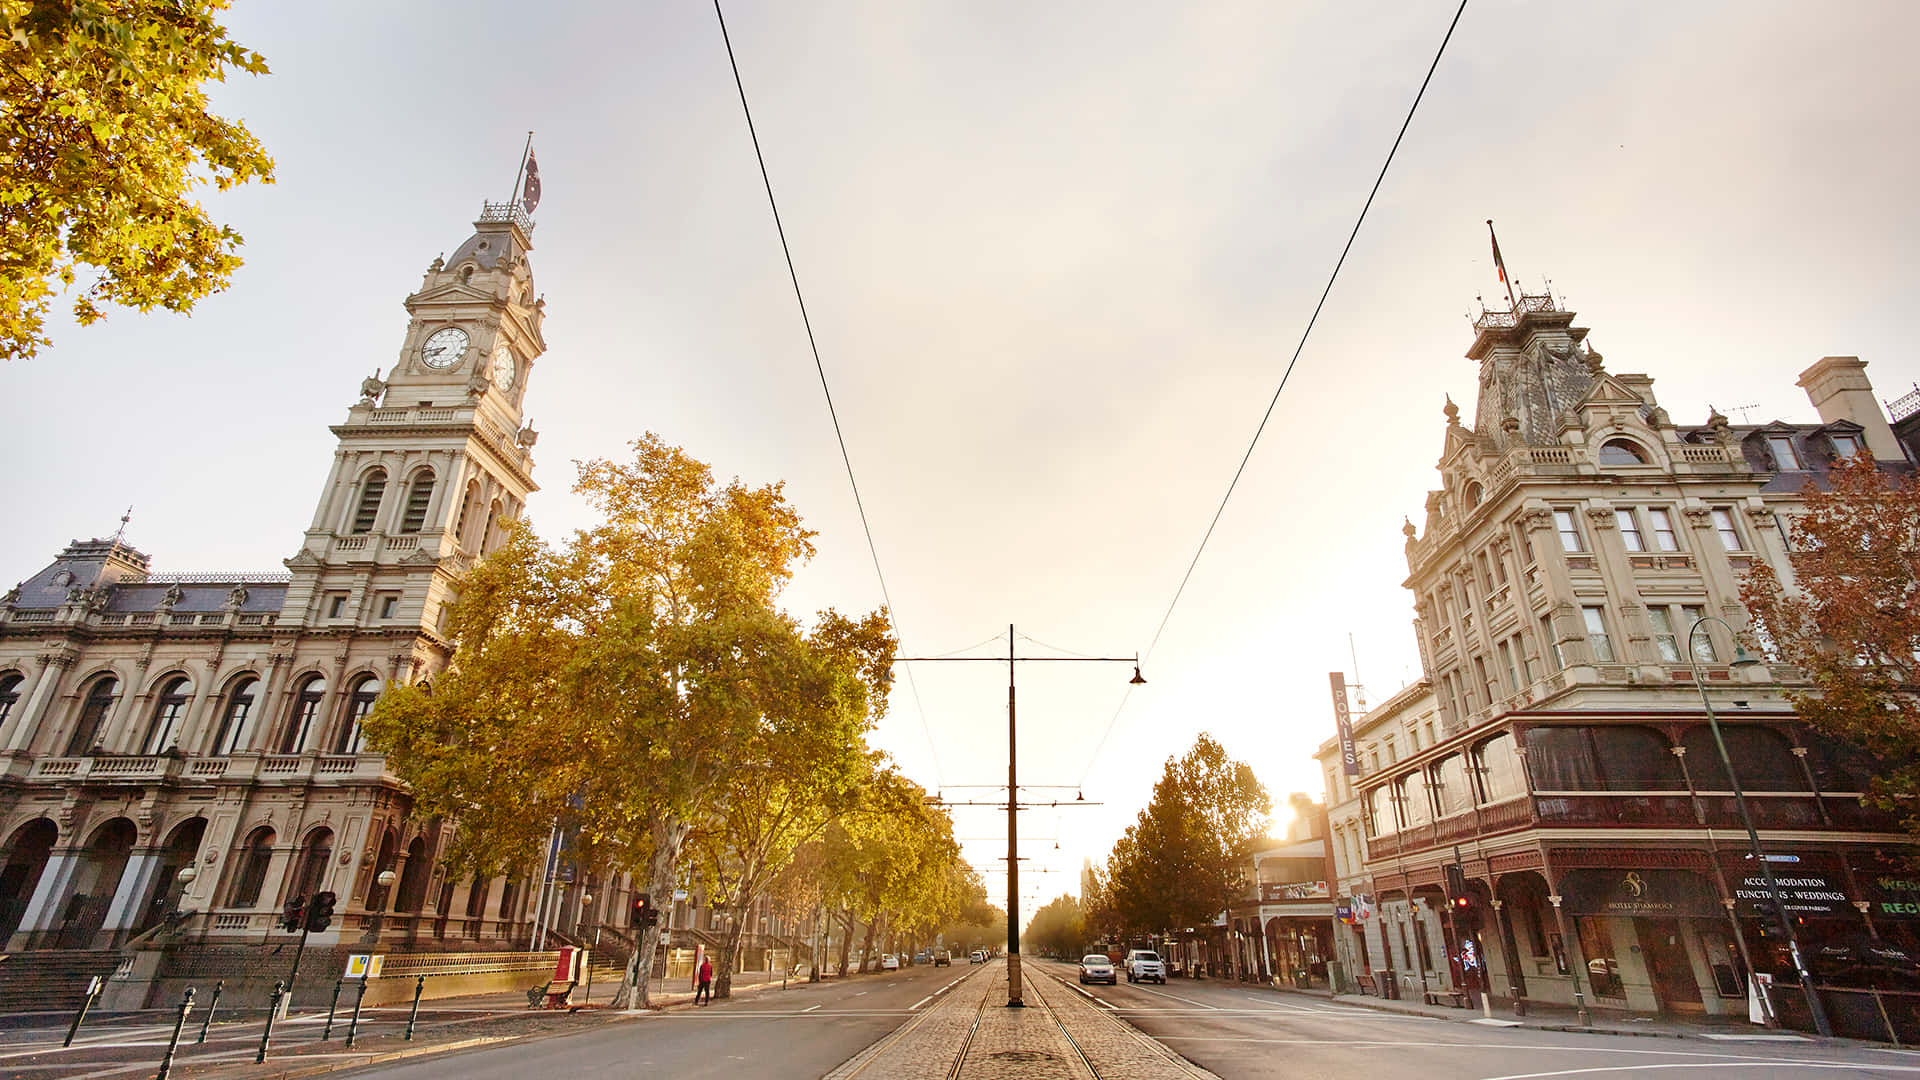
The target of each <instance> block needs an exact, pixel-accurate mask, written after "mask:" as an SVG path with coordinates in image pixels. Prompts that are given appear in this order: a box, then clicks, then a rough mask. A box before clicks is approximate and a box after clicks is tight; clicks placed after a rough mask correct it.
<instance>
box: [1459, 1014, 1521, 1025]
mask: <svg viewBox="0 0 1920 1080" xmlns="http://www.w3.org/2000/svg"><path fill="white" fill-rule="evenodd" d="M1467 1023H1469V1024H1485V1025H1486V1026H1488V1027H1519V1026H1520V1021H1518V1020H1501V1019H1498V1018H1496V1017H1492V1016H1482V1017H1479V1018H1478V1019H1474V1020H1469V1021H1467Z"/></svg>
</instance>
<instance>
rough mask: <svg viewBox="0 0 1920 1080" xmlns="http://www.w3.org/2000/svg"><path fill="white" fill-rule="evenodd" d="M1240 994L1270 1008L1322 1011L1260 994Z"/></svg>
mask: <svg viewBox="0 0 1920 1080" xmlns="http://www.w3.org/2000/svg"><path fill="white" fill-rule="evenodd" d="M1240 996H1241V997H1243V998H1246V999H1247V1000H1248V1001H1257V1002H1259V1003H1260V1004H1262V1005H1265V1006H1267V1008H1268V1009H1286V1010H1289V1011H1292V1012H1303V1013H1316V1012H1319V1011H1320V1010H1319V1009H1309V1008H1307V1007H1306V1006H1304V1005H1294V1004H1292V1003H1290V1002H1284V1001H1275V1000H1273V999H1272V998H1266V997H1261V996H1260V995H1259V994H1241V995H1240Z"/></svg>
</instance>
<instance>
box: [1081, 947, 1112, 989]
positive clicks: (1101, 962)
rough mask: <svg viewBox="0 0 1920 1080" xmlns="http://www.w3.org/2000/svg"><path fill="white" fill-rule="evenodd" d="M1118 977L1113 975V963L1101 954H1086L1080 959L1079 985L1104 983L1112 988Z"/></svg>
mask: <svg viewBox="0 0 1920 1080" xmlns="http://www.w3.org/2000/svg"><path fill="white" fill-rule="evenodd" d="M1119 979H1120V977H1119V976H1118V975H1116V974H1114V971H1113V961H1111V960H1109V959H1107V958H1106V955H1105V954H1103V953H1088V954H1087V955H1085V956H1083V957H1081V958H1080V984H1081V985H1082V986H1085V985H1086V984H1087V983H1102V982H1103V983H1106V984H1107V985H1108V986H1112V985H1114V984H1115V983H1117V982H1118V981H1119Z"/></svg>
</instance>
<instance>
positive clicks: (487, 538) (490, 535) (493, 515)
mask: <svg viewBox="0 0 1920 1080" xmlns="http://www.w3.org/2000/svg"><path fill="white" fill-rule="evenodd" d="M499 523H500V500H499V499H495V500H493V505H492V506H489V507H487V528H486V531H485V532H482V533H481V534H480V551H481V553H482V554H485V553H486V552H489V551H492V550H493V545H494V544H496V543H498V542H499V538H498V537H496V536H495V535H494V532H493V530H494V527H495V526H497V525H498V524H499Z"/></svg>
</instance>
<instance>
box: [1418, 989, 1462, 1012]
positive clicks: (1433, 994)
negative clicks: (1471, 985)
mask: <svg viewBox="0 0 1920 1080" xmlns="http://www.w3.org/2000/svg"><path fill="white" fill-rule="evenodd" d="M1427 1004H1429V1005H1451V1006H1453V1007H1454V1008H1456V1009H1464V1008H1466V1007H1467V992H1466V991H1464V990H1444V989H1442V990H1429V991H1427Z"/></svg>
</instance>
